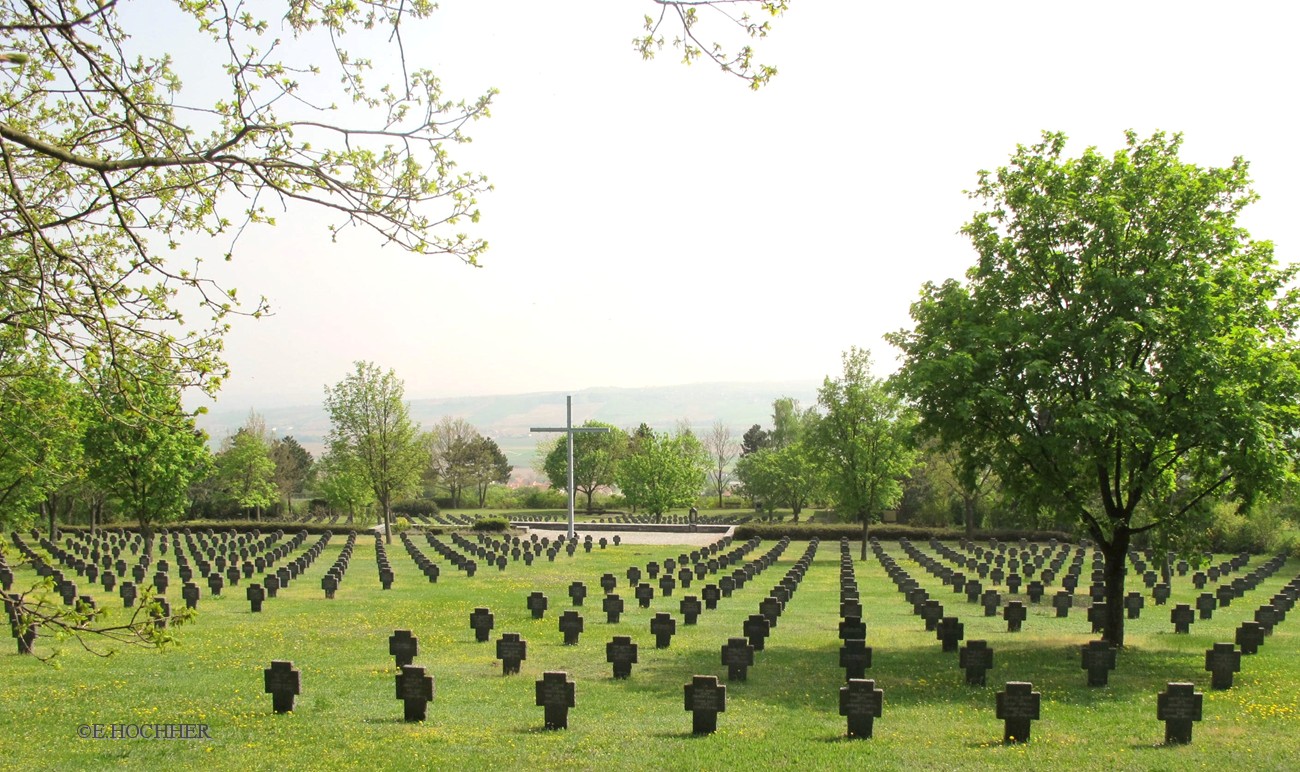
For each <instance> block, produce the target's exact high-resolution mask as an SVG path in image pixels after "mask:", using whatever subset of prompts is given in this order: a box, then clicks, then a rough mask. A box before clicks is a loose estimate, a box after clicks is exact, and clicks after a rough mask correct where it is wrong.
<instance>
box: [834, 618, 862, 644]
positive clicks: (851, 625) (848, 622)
mask: <svg viewBox="0 0 1300 772" xmlns="http://www.w3.org/2000/svg"><path fill="white" fill-rule="evenodd" d="M852 638H860V639H862V640H866V638H867V623H866V622H863V621H862V619H861V618H859V617H847V618H845V619H844V620H842V621H841V622H840V640H841V641H847V640H849V639H852Z"/></svg>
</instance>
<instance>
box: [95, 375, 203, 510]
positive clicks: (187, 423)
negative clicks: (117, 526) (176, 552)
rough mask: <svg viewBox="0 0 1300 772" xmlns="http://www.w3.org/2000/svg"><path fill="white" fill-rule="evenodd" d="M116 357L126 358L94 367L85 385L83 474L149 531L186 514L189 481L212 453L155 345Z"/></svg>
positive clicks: (196, 475)
mask: <svg viewBox="0 0 1300 772" xmlns="http://www.w3.org/2000/svg"><path fill="white" fill-rule="evenodd" d="M121 356H124V357H128V358H129V359H130V362H129V363H122V362H119V363H116V364H114V363H105V364H104V365H103V366H102V367H97V368H96V369H95V372H96V373H98V375H99V378H98V379H97V380H95V381H93V382H91V383H90V384H88V385H87V387H88V389H90V390H91V398H90V407H88V408H87V418H86V421H87V424H86V431H85V435H84V440H83V441H84V443H85V457H86V462H87V476H88V477H89V479H90V481H91V483H92V484H94V485H95V486H96V487H97V488H99V489H101V490H103V491H105V492H106V493H107V494H108V495H110V496H111V497H112V498H114V499H116V500H117V501H118V502H119V504H120V505H121V508H122V511H123V513H124V514H125V515H126V516H127V517H128V518H131V519H134V520H138V521H139V523H140V527H141V528H142V529H143V530H145V531H146V532H148V531H149V530H151V529H152V527H153V526H154V524H156V523H162V522H167V521H169V520H174V519H176V518H178V517H180V516H181V515H182V514H183V513H184V512H185V509H186V506H187V505H188V503H189V485H190V481H191V480H194V479H196V478H199V477H201V476H203V475H204V474H206V472H207V468H208V465H209V464H210V463H211V457H210V454H209V453H208V446H207V436H206V435H205V434H204V433H203V432H202V431H201V430H199V429H198V428H196V427H195V425H194V418H193V416H192V415H191V414H190V413H189V412H187V411H186V410H185V408H184V407H183V406H182V405H181V393H180V389H179V388H177V387H176V386H175V384H174V382H173V378H172V374H171V373H170V372H168V371H167V370H166V367H167V363H166V361H165V359H163V358H162V356H161V355H159V353H158V352H156V351H155V352H152V354H149V353H146V354H145V355H143V356H138V357H137V356H133V355H129V354H122V355H121ZM123 371H127V372H131V373H133V375H131V376H129V377H126V378H122V377H119V376H120V374H121V373H122V372H123Z"/></svg>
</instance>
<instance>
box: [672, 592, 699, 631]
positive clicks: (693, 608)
mask: <svg viewBox="0 0 1300 772" xmlns="http://www.w3.org/2000/svg"><path fill="white" fill-rule="evenodd" d="M678 609H679V610H680V611H681V612H682V619H683V620H684V621H685V622H686V624H688V625H693V624H695V620H696V619H697V618H698V617H699V616H700V613H701V612H703V611H704V606H703V605H701V603H700V599H699V598H697V597H695V596H694V595H687V596H686V597H685V598H682V602H681V603H680V604H678Z"/></svg>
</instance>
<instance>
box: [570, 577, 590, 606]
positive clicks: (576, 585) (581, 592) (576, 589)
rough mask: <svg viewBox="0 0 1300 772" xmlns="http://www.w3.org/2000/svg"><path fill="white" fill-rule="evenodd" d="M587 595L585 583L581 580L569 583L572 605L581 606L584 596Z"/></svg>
mask: <svg viewBox="0 0 1300 772" xmlns="http://www.w3.org/2000/svg"><path fill="white" fill-rule="evenodd" d="M586 597H587V585H585V584H583V583H582V582H573V583H572V584H570V585H569V599H570V600H572V601H573V605H575V606H581V605H582V601H583V599H584V598H586Z"/></svg>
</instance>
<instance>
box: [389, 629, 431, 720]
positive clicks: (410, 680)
mask: <svg viewBox="0 0 1300 772" xmlns="http://www.w3.org/2000/svg"><path fill="white" fill-rule="evenodd" d="M399 632H406V631H399ZM397 699H399V700H401V701H402V706H403V718H404V719H405V720H407V721H423V720H424V717H425V713H426V710H427V708H428V706H429V703H430V702H432V701H433V676H431V675H426V674H425V672H424V668H422V667H420V666H418V665H409V664H408V665H403V666H402V672H401V673H399V674H398V676H397Z"/></svg>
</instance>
